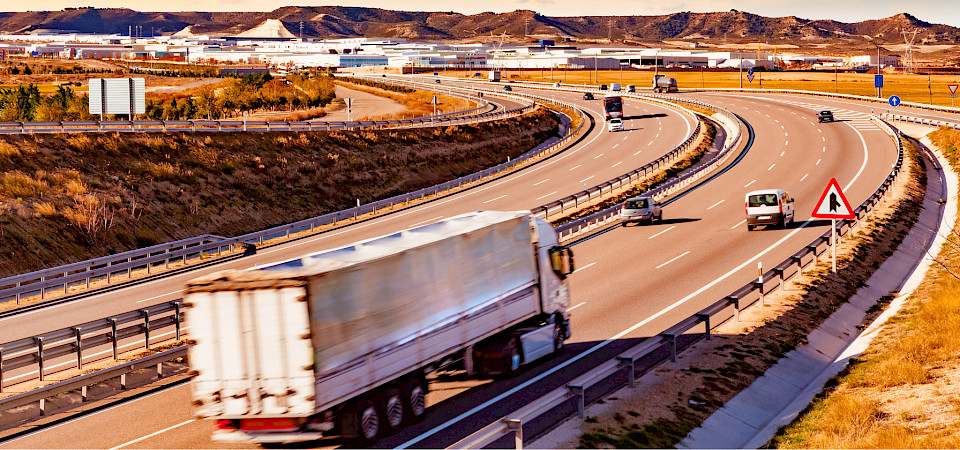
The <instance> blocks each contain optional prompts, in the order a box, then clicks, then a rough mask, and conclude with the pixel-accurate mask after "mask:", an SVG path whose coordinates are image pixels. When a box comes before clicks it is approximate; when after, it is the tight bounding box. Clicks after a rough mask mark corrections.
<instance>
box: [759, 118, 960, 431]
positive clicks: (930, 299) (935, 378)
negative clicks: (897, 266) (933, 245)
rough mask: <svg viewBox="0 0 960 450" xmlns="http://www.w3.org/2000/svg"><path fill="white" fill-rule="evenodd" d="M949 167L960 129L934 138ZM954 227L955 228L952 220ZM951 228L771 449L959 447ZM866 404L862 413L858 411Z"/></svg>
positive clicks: (959, 307) (959, 350)
mask: <svg viewBox="0 0 960 450" xmlns="http://www.w3.org/2000/svg"><path fill="white" fill-rule="evenodd" d="M933 140H934V142H935V143H937V144H938V145H943V147H942V148H943V149H944V150H945V152H946V153H947V154H949V155H950V160H951V163H952V164H953V165H954V170H958V169H960V165H958V164H957V160H956V144H957V143H958V142H960V132H956V131H946V130H940V131H939V132H937V133H936V135H935V136H933ZM958 225H960V223H958ZM956 230H957V228H956V226H955V227H954V231H953V233H952V234H951V236H950V238H949V239H948V241H947V243H946V244H945V245H944V248H943V249H942V251H941V252H940V255H939V256H938V261H939V263H940V265H939V266H938V265H934V266H933V267H932V268H931V271H930V273H929V274H928V275H927V278H926V279H925V280H924V282H923V284H922V285H921V286H920V288H919V289H918V290H917V291H916V292H915V293H914V295H913V296H911V297H910V299H908V301H907V303H906V304H905V306H904V308H903V310H901V312H900V313H899V314H897V315H896V316H895V317H894V318H892V319H891V321H890V322H889V323H888V325H887V326H886V328H885V329H884V330H883V331H882V332H881V334H880V335H879V337H878V340H877V341H876V342H875V343H874V344H873V345H872V346H871V348H870V350H869V351H868V353H866V354H865V355H864V356H863V357H861V358H860V359H858V360H856V361H854V362H852V363H851V364H850V366H849V367H848V368H847V370H846V371H845V372H844V373H843V374H841V375H839V376H838V377H837V378H835V379H834V380H832V382H831V384H832V385H833V387H832V388H830V389H829V390H828V391H827V392H826V394H825V395H821V396H820V397H819V398H818V400H817V401H815V402H814V403H813V404H812V405H811V406H810V407H809V408H808V409H807V411H805V413H803V414H802V415H801V416H800V418H798V419H797V420H796V421H794V423H792V424H790V425H789V426H787V427H785V428H784V429H783V430H781V432H780V434H779V435H778V436H777V437H776V438H775V439H774V445H776V446H777V447H788V448H796V447H804V448H958V447H960V407H958V406H960V403H958V401H957V398H958V395H960V386H958V385H960V370H958V369H957V368H958V367H960V339H958V338H957V337H958V336H960V278H958V271H957V269H958V268H960V239H958V235H957V232H956ZM863 407H867V409H866V410H867V413H863V412H860V408H863Z"/></svg>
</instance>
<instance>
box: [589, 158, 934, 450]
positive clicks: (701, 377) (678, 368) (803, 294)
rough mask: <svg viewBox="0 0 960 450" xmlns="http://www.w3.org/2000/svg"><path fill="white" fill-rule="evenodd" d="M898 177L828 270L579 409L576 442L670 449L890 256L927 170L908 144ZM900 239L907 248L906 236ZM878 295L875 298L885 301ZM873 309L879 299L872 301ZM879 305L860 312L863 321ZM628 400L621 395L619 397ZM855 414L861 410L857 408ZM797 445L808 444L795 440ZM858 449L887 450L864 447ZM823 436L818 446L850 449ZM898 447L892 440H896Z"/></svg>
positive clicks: (812, 272)
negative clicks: (592, 408) (604, 404)
mask: <svg viewBox="0 0 960 450" xmlns="http://www.w3.org/2000/svg"><path fill="white" fill-rule="evenodd" d="M906 147H907V152H906V153H907V154H906V155H905V156H906V160H907V162H906V166H905V170H907V171H908V172H907V176H906V179H905V180H906V182H905V186H904V187H903V188H899V189H895V192H894V194H892V197H891V198H892V199H893V200H892V201H891V200H887V203H886V205H882V206H881V207H880V208H878V209H877V210H876V215H875V216H874V217H872V218H870V219H866V221H865V222H864V225H863V228H862V229H861V230H860V231H859V232H858V233H857V234H856V235H851V236H848V237H846V238H844V239H843V242H842V244H841V245H840V247H839V248H838V252H837V269H838V272H837V273H836V274H833V273H831V271H830V262H829V259H828V258H821V262H820V263H819V264H817V265H816V266H815V267H812V268H811V267H808V268H807V269H806V270H805V271H804V275H803V277H802V278H801V279H800V280H797V281H795V282H794V283H792V284H790V285H789V286H788V289H786V290H779V291H776V292H774V293H770V294H768V295H767V297H766V304H765V306H760V305H754V306H753V307H752V308H750V309H747V310H745V311H744V312H742V313H741V316H740V321H739V322H734V321H728V322H727V323H725V324H723V325H721V326H720V327H719V328H718V329H716V330H715V331H714V334H713V338H712V340H710V341H705V340H703V341H700V342H698V343H696V344H695V345H694V346H693V347H692V348H690V349H687V350H685V351H684V352H683V353H682V354H681V355H680V357H679V358H678V361H677V362H676V363H671V362H666V363H664V364H663V365H661V366H660V367H658V368H656V369H654V370H652V371H651V373H648V374H646V375H644V377H643V378H642V380H641V381H640V387H638V388H636V389H634V390H630V389H628V388H624V389H621V390H620V391H618V392H617V393H615V394H613V395H614V396H620V397H613V396H608V397H605V400H602V401H608V400H610V401H612V400H616V402H615V403H613V402H610V403H611V405H612V406H611V407H609V408H607V409H604V410H603V412H602V413H600V414H598V415H594V416H588V417H587V419H586V420H585V421H584V424H583V425H582V426H581V431H582V434H581V435H580V437H579V440H578V441H577V442H576V445H577V446H578V447H582V448H670V447H675V446H676V445H678V444H679V443H680V441H681V440H682V439H683V438H684V437H685V436H686V435H687V434H688V433H689V432H690V431H692V430H693V429H694V428H696V427H697V426H699V425H700V424H701V423H702V422H703V420H704V419H706V418H707V417H709V416H710V415H711V414H713V413H714V412H715V411H716V410H717V409H719V408H721V407H722V406H723V405H724V404H725V403H726V402H727V401H729V400H730V399H731V398H733V397H734V396H735V395H737V394H738V393H739V392H740V391H742V390H743V389H745V388H746V387H748V386H750V384H752V383H753V381H754V380H756V379H757V378H758V377H760V376H762V375H763V373H764V372H765V371H766V370H767V369H768V368H770V367H772V366H773V365H774V364H776V363H777V361H778V360H779V359H780V358H781V357H783V356H784V355H785V354H786V353H787V352H789V351H791V350H793V349H795V348H796V347H797V346H799V345H802V344H803V343H804V342H805V341H806V337H807V335H808V334H809V333H810V332H811V331H812V330H814V329H816V328H817V327H818V326H819V325H820V324H821V323H822V322H823V321H824V320H825V319H826V318H827V317H828V316H829V315H830V314H832V313H833V312H834V311H836V310H837V308H839V307H840V305H842V304H843V303H844V302H846V301H847V299H848V298H850V297H851V296H852V295H853V294H854V293H855V292H856V291H857V289H859V288H860V287H862V286H863V285H864V282H865V280H867V279H868V278H869V277H870V275H871V274H872V273H873V272H874V271H875V270H876V269H877V268H878V267H879V266H880V265H881V264H882V263H883V262H884V261H885V260H886V258H887V257H888V256H889V255H890V254H892V253H893V250H892V249H895V248H896V247H897V245H899V244H900V243H901V242H902V241H903V238H904V236H906V234H907V233H908V232H909V230H910V228H911V227H912V226H913V225H914V224H915V223H916V220H917V218H918V216H919V212H920V209H921V204H922V200H923V196H924V190H925V184H926V173H925V171H924V169H923V165H922V163H921V162H920V160H919V155H918V153H917V152H916V151H915V149H914V148H913V147H912V146H911V145H907V146H906ZM906 245H911V244H910V243H907V244H906ZM889 300H891V298H886V299H885V300H884V301H889ZM880 306H882V305H880ZM881 311H882V307H878V308H875V309H874V310H872V311H871V312H869V313H868V318H867V319H866V320H867V321H868V322H869V321H870V320H872V319H873V318H874V317H876V315H878V314H879V313H880V312H881ZM622 397H628V398H622ZM856 417H857V418H862V417H864V414H858V415H857V416H856ZM796 445H797V446H799V447H806V446H811V445H813V444H812V443H810V442H800V443H798V444H796ZM863 445H864V446H865V447H872V448H873V447H881V448H882V447H886V446H884V445H871V444H863ZM857 446H858V445H856V444H853V443H849V444H848V443H840V442H832V443H830V444H827V445H826V447H834V448H840V447H843V448H848V447H857ZM901 446H902V445H893V447H901Z"/></svg>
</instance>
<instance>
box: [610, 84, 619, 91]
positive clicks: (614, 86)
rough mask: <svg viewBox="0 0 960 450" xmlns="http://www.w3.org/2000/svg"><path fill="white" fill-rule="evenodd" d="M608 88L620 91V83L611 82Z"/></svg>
mask: <svg viewBox="0 0 960 450" xmlns="http://www.w3.org/2000/svg"><path fill="white" fill-rule="evenodd" d="M610 90H611V91H614V92H620V83H611V84H610Z"/></svg>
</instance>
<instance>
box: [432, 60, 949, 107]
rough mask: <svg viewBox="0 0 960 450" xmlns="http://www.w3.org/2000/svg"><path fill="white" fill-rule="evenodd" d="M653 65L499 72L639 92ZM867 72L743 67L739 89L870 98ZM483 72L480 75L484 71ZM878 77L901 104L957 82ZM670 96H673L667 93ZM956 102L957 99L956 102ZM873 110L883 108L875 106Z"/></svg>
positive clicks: (720, 80) (730, 74) (688, 78)
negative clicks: (749, 72) (629, 87)
mask: <svg viewBox="0 0 960 450" xmlns="http://www.w3.org/2000/svg"><path fill="white" fill-rule="evenodd" d="M658 73H660V74H662V75H666V76H669V77H674V78H676V79H677V84H678V86H679V87H680V90H681V91H684V90H692V89H704V88H708V89H717V88H728V89H735V88H738V87H740V77H741V74H740V73H739V71H737V70H732V69H706V70H704V71H702V72H701V71H700V70H697V69H684V70H671V69H666V68H663V67H661V68H660V70H659V71H658ZM446 74H447V75H450V76H459V77H466V78H474V72H463V71H460V72H448V73H446ZM653 75H654V70H653V69H626V70H622V71H621V70H601V71H598V73H597V77H596V79H595V78H594V72H593V71H592V70H556V69H555V70H553V72H551V71H550V70H542V71H541V70H524V71H522V72H519V71H516V70H511V71H505V73H504V75H503V77H504V78H505V79H509V80H517V81H520V80H530V81H544V82H557V81H561V82H563V83H567V84H587V85H594V86H596V85H600V84H606V85H608V86H609V85H611V84H612V83H620V84H622V85H624V86H626V85H628V84H633V85H636V86H637V90H638V91H639V92H650V90H649V88H650V87H651V86H652V85H653ZM874 75H875V74H873V73H852V72H851V73H844V72H843V71H839V72H837V73H834V72H833V71H829V72H828V71H784V72H771V71H759V70H758V71H757V72H756V73H755V77H754V80H753V82H750V81H748V79H747V71H746V70H744V71H743V74H742V76H743V87H744V88H745V89H798V90H806V91H819V92H833V93H840V94H848V95H862V96H866V97H876V95H877V93H876V89H874V87H873V86H874V79H873V77H874ZM484 76H486V73H485V72H484ZM883 77H884V88H883V92H884V94H883V97H884V98H886V97H888V96H890V95H891V94H896V95H898V96H899V97H900V98H901V99H902V100H903V101H905V102H918V103H928V104H934V105H939V106H951V105H953V103H951V99H950V90H949V89H948V88H947V86H948V85H951V84H957V77H956V75H929V76H928V75H923V74H904V73H887V74H884V75H883ZM668 95H676V94H668ZM957 105H958V106H960V103H957ZM877 109H878V110H880V109H885V105H882V104H878V105H877Z"/></svg>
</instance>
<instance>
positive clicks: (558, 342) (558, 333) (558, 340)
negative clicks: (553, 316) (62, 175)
mask: <svg viewBox="0 0 960 450" xmlns="http://www.w3.org/2000/svg"><path fill="white" fill-rule="evenodd" d="M563 335H564V332H563V329H562V328H561V327H560V325H559V324H557V325H556V326H554V327H553V354H554V355H558V354H560V352H562V351H563V344H564V342H563Z"/></svg>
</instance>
